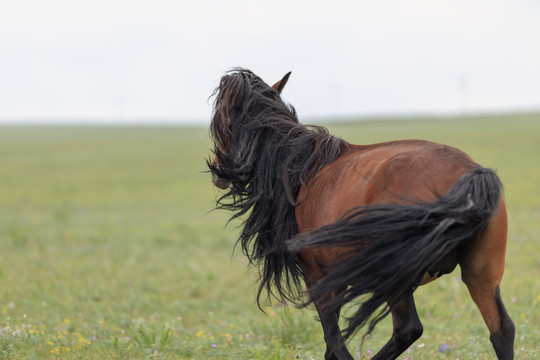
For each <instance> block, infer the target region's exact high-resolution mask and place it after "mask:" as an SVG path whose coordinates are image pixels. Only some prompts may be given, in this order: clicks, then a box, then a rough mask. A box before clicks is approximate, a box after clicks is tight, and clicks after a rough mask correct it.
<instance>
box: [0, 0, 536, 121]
mask: <svg viewBox="0 0 540 360" xmlns="http://www.w3.org/2000/svg"><path fill="white" fill-rule="evenodd" d="M237 66H241V67H246V68H249V69H251V70H252V71H254V72H255V73H256V74H258V75H259V76H261V77H262V78H263V79H264V80H265V81H266V82H268V83H273V82H274V81H277V80H279V78H281V76H282V75H284V74H285V73H286V72H288V71H292V76H291V78H290V80H289V83H288V85H287V87H286V88H285V90H284V93H283V95H284V98H285V99H286V101H288V102H290V103H291V104H292V105H294V106H295V107H296V109H297V111H298V113H299V117H300V119H301V120H302V118H312V117H336V116H371V115H388V114H418V113H437V114H461V113H464V112H468V113H473V112H478V111H482V112H485V111H488V112H499V111H512V110H531V109H540V1H537V0H507V1H499V0H448V1H442V0H439V1H437V0H407V1H403V0H387V1H358V0H357V1H343V0H333V1H313V0H301V1H296V0H286V1H279V0H273V1H256V0H249V1H243V0H234V1H226V0H193V1H187V0H176V1H164V0H148V1H145V0H92V1H76V0H65V1H62V0H47V1H43V0H0V121H3V122H15V123H17V122H21V121H23V120H28V119H30V120H33V121H55V122H56V121H63V122H70V121H73V122H75V121H85V122H94V121H95V122H111V121H120V122H131V121H141V119H145V120H146V121H156V122H157V121H160V122H163V121H176V122H193V121H199V122H201V123H204V122H208V121H209V118H210V113H211V101H210V102H209V100H208V97H209V96H210V94H211V93H212V91H213V89H214V88H215V87H216V85H217V84H218V82H219V79H220V78H221V76H222V75H223V73H224V72H225V71H227V70H228V69H230V68H232V67H237Z"/></svg>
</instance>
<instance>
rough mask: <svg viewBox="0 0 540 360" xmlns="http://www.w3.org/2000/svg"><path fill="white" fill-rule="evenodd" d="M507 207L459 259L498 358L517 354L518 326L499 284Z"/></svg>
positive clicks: (512, 356)
mask: <svg viewBox="0 0 540 360" xmlns="http://www.w3.org/2000/svg"><path fill="white" fill-rule="evenodd" d="M506 221H507V220H506V210H505V207H504V203H503V202H502V200H501V205H500V210H499V212H498V213H497V214H496V215H495V216H494V218H493V219H492V221H491V223H490V225H489V226H488V228H487V229H486V232H485V233H484V234H483V235H482V236H480V237H479V238H478V239H477V240H476V241H475V242H474V243H473V244H472V245H470V246H469V247H467V248H465V249H464V251H463V254H462V260H461V261H460V264H461V270H462V279H463V281H464V282H465V284H466V285H467V288H468V289H469V292H470V294H471V297H472V298H473V300H474V302H475V303H476V305H477V306H478V309H479V310H480V312H481V313H482V317H483V318H484V321H485V323H486V325H487V327H488V329H489V332H490V340H491V343H492V344H493V348H494V349H495V353H496V354H497V358H498V359H499V360H508V359H513V358H514V336H515V327H514V323H513V322H512V319H510V317H509V316H508V313H507V312H506V309H505V307H504V304H503V302H502V299H501V292H500V288H499V284H500V282H501V279H502V275H503V271H504V262H505V253H506V234H507V222H506Z"/></svg>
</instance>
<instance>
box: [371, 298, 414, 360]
mask: <svg viewBox="0 0 540 360" xmlns="http://www.w3.org/2000/svg"><path fill="white" fill-rule="evenodd" d="M391 313H392V323H393V325H394V332H393V334H392V338H390V340H389V341H388V342H387V343H386V345H384V346H383V348H382V349H381V350H380V351H379V352H378V353H377V354H376V355H375V356H374V357H373V360H387V359H396V358H397V357H398V356H399V354H401V353H402V352H404V351H405V350H407V348H408V347H409V346H411V344H412V343H414V342H415V341H416V340H417V339H418V338H419V337H420V336H421V335H422V332H423V327H422V323H421V322H420V319H419V318H418V313H417V312H416V306H415V305H414V299H413V296H412V294H411V295H408V296H407V297H406V298H405V300H402V301H401V302H399V303H398V304H396V306H394V307H393V309H392V310H391Z"/></svg>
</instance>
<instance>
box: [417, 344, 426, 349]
mask: <svg viewBox="0 0 540 360" xmlns="http://www.w3.org/2000/svg"><path fill="white" fill-rule="evenodd" d="M424 346H426V344H424V343H421V344H420V345H418V346H417V347H418V348H419V349H421V348H423V347H424Z"/></svg>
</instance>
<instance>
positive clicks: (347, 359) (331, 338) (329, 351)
mask: <svg viewBox="0 0 540 360" xmlns="http://www.w3.org/2000/svg"><path fill="white" fill-rule="evenodd" d="M332 296H333V295H331V297H332ZM328 300H329V299H323V300H321V299H318V300H314V301H313V303H314V305H315V308H316V309H317V312H318V313H319V319H320V321H321V325H322V328H323V333H324V341H325V342H326V352H325V354H324V358H325V360H351V359H353V356H352V355H351V353H350V352H349V350H347V346H346V345H345V340H344V339H343V336H342V335H341V330H340V329H339V312H340V311H339V310H337V311H328V310H326V309H325V306H324V304H325V302H326V301H328Z"/></svg>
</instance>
